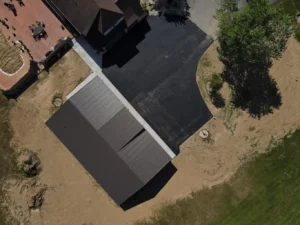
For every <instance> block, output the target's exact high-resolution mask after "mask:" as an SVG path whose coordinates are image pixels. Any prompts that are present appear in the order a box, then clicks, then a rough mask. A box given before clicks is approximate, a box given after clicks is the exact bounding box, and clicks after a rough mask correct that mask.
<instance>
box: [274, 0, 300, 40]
mask: <svg viewBox="0 0 300 225" xmlns="http://www.w3.org/2000/svg"><path fill="white" fill-rule="evenodd" d="M275 6H282V7H283V8H284V11H285V12H286V13H287V14H289V15H290V16H291V17H292V21H293V24H294V28H295V34H296V38H297V36H298V38H297V40H298V41H300V24H298V23H297V20H296V14H297V13H300V0H278V1H277V2H276V3H275Z"/></svg>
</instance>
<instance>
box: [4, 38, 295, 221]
mask: <svg viewBox="0 0 300 225" xmlns="http://www.w3.org/2000/svg"><path fill="white" fill-rule="evenodd" d="M216 47H217V43H216V42H215V43H214V44H213V45H212V46H211V47H210V48H209V50H208V51H207V53H206V54H207V58H208V60H209V61H210V63H208V64H207V65H206V66H204V65H203V63H201V62H200V63H199V68H198V73H197V81H198V83H199V84H200V90H201V93H202V95H203V96H204V99H205V100H206V102H207V105H208V107H209V108H210V110H211V112H212V113H213V115H214V119H212V120H211V121H209V122H208V123H207V124H205V125H204V127H202V128H201V129H206V130H208V131H209V133H210V141H209V142H207V141H203V140H201V138H200V137H199V131H198V132H196V133H195V134H194V135H193V136H191V137H190V138H189V139H188V140H187V141H186V142H185V143H184V144H183V145H182V146H181V152H180V154H179V155H178V156H177V157H176V158H175V159H174V160H173V164H174V165H175V167H176V168H177V170H178V171H177V172H176V173H175V175H174V176H173V177H172V178H171V180H170V181H169V182H168V183H167V184H166V186H165V187H164V188H163V189H162V190H161V191H160V192H159V193H158V195H157V196H156V197H155V198H153V199H151V200H149V201H147V202H145V203H143V204H140V205H138V206H136V207H134V208H132V209H130V210H128V211H125V212H124V211H123V210H122V209H121V208H119V207H118V206H116V205H115V204H114V202H113V201H112V200H111V199H110V198H109V197H108V196H107V195H106V193H105V192H104V191H103V190H102V189H101V187H100V186H99V185H97V184H96V183H95V181H94V180H93V179H92V178H91V177H90V176H89V175H88V173H87V172H86V171H85V170H84V168H83V167H82V166H81V165H80V164H79V162H77V160H76V159H75V158H74V157H73V156H72V155H71V153H70V152H69V151H68V150H67V149H66V148H65V147H64V146H63V145H62V143H60V141H59V140H58V139H57V138H56V137H55V136H54V134H53V133H52V132H51V131H50V130H49V129H48V128H47V127H46V126H45V124H44V122H45V121H46V120H47V119H48V118H49V116H50V115H51V113H52V112H53V111H51V110H52V109H51V107H52V105H51V101H52V98H53V95H54V94H55V93H56V92H57V93H63V96H65V95H66V94H67V93H68V92H69V91H70V90H71V89H72V88H73V87H74V86H76V85H75V84H76V82H78V80H79V79H80V77H81V76H86V75H87V74H88V71H89V69H88V68H87V66H86V65H84V63H83V62H82V61H81V60H80V59H79V58H78V57H77V56H76V54H75V53H74V52H72V51H71V52H69V53H68V54H67V55H66V56H65V57H64V58H63V59H62V60H61V61H60V62H59V63H58V64H57V65H56V66H55V67H54V68H53V69H52V70H51V71H50V74H48V75H47V74H44V75H42V77H41V80H40V81H39V82H38V83H36V84H35V85H34V86H32V87H31V88H30V89H28V90H27V91H26V93H24V94H23V95H22V96H21V97H20V98H19V99H18V102H17V104H16V106H15V107H14V108H13V109H12V112H11V115H10V120H11V124H12V128H13V131H14V140H13V144H14V145H17V146H18V147H19V148H28V149H30V150H33V151H35V152H37V153H38V156H39V158H40V160H41V163H42V166H43V169H42V172H41V174H40V175H39V177H38V182H37V183H29V184H28V183H27V184H24V183H22V184H19V185H10V189H9V190H10V192H9V193H10V196H11V202H12V204H11V205H12V212H13V214H14V215H15V216H16V217H17V218H19V219H20V220H21V221H23V222H24V223H25V222H26V221H30V223H31V224H32V225H53V224H56V225H66V224H72V225H83V224H88V225H90V224H94V225H124V224H133V223H134V221H136V220H138V219H142V218H145V217H147V216H150V215H151V213H152V212H153V210H156V209H157V208H159V207H160V206H161V204H163V203H165V202H166V201H173V200H176V199H178V198H181V197H184V196H187V195H188V194H189V193H191V192H192V191H194V190H198V189H201V188H203V187H210V186H212V185H215V184H218V183H222V182H224V181H226V180H228V179H229V178H230V177H231V176H232V174H233V173H234V172H235V171H236V169H237V168H238V167H239V165H240V164H241V163H242V162H243V161H244V160H246V159H247V158H249V157H250V156H252V155H253V154H254V153H255V152H260V151H262V150H263V149H265V148H266V147H267V146H268V144H269V143H270V141H272V143H275V141H276V140H278V139H279V138H281V137H282V136H284V135H285V134H286V133H288V132H290V131H292V130H294V129H295V128H296V127H298V126H299V124H300V101H298V99H297V97H298V96H300V87H299V86H300V83H299V82H300V81H299V82H297V81H296V80H297V79H298V80H300V75H299V71H300V61H299V57H300V45H299V43H297V42H296V41H295V40H294V39H290V40H289V42H288V49H287V50H286V51H285V53H284V54H283V57H282V59H280V60H277V61H276V62H274V66H273V67H272V69H271V72H270V73H271V75H272V76H273V77H274V79H275V80H276V81H277V83H278V87H279V89H280V92H281V95H282V103H283V104H282V106H281V107H280V109H279V110H275V111H274V113H273V114H269V115H267V116H264V117H262V118H261V119H260V120H258V119H254V118H252V117H249V115H248V114H247V113H245V112H242V111H240V110H237V109H233V108H232V107H231V106H230V103H229V101H227V102H226V107H225V108H223V109H217V108H215V107H214V106H213V105H212V104H211V103H210V100H209V97H208V95H207V93H206V91H205V90H206V88H205V82H206V81H207V79H208V77H209V76H210V75H211V74H212V73H213V72H220V71H221V70H222V64H221V63H220V62H219V61H218V59H217V53H216ZM221 92H222V94H223V96H224V97H225V98H226V99H227V100H228V99H229V98H230V90H229V88H228V87H227V86H226V85H224V87H223V89H222V90H221ZM11 182H13V181H11ZM30 182H32V181H30ZM24 185H25V187H24ZM26 185H27V186H26ZM45 187H47V188H46V191H45V193H44V202H43V205H42V207H41V209H40V210H34V211H29V210H28V207H27V206H26V198H25V197H24V196H26V193H29V192H32V190H31V189H34V190H38V189H40V188H45ZM30 190H31V191H30ZM25 224H26V223H25Z"/></svg>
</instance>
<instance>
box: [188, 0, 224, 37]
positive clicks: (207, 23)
mask: <svg viewBox="0 0 300 225" xmlns="http://www.w3.org/2000/svg"><path fill="white" fill-rule="evenodd" d="M219 2H220V0H187V3H188V5H189V7H190V10H189V12H190V17H189V18H190V20H191V21H193V22H194V23H195V24H196V25H197V26H198V27H200V28H201V29H202V30H203V31H204V32H205V33H207V34H208V35H211V36H212V37H213V38H216V31H217V25H218V24H217V20H216V19H214V15H215V14H216V10H217V8H218V5H219Z"/></svg>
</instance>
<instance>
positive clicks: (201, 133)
mask: <svg viewBox="0 0 300 225" xmlns="http://www.w3.org/2000/svg"><path fill="white" fill-rule="evenodd" d="M199 136H200V137H201V138H203V139H206V138H208V136H209V133H208V131H207V130H201V131H200V133H199Z"/></svg>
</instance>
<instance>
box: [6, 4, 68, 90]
mask: <svg viewBox="0 0 300 225" xmlns="http://www.w3.org/2000/svg"><path fill="white" fill-rule="evenodd" d="M4 2H10V0H4V1H1V2H0V19H2V20H5V17H6V18H7V19H8V21H6V23H7V24H8V25H9V27H10V28H9V29H7V28H6V27H5V26H3V25H2V23H0V29H1V30H2V32H3V34H4V35H5V36H6V37H8V36H10V40H9V43H10V44H12V41H16V40H21V41H22V42H23V43H24V44H25V46H26V47H27V48H28V49H29V51H30V53H31V55H32V57H33V60H34V61H36V62H39V61H41V60H43V59H44V56H45V54H46V53H47V52H48V51H49V50H50V48H51V47H53V46H55V45H56V44H57V42H58V40H59V39H61V38H64V37H70V36H71V34H70V33H69V32H68V30H66V29H65V30H63V29H62V28H61V23H60V21H59V20H58V19H57V18H56V17H55V15H53V14H52V12H51V11H50V10H49V9H48V8H47V6H46V5H45V4H44V3H43V2H42V0H23V2H24V4H25V6H23V7H20V6H19V3H18V2H17V1H16V0H12V4H14V5H15V8H16V10H17V16H14V14H13V12H12V11H10V10H9V9H8V8H7V7H6V6H5V5H4ZM36 21H41V22H43V23H44V24H45V31H46V32H47V34H48V37H47V39H43V38H42V39H41V40H38V41H35V40H34V38H33V37H32V33H31V31H30V29H29V28H28V26H30V25H32V24H36ZM12 26H13V27H15V28H16V30H15V31H14V30H13V29H12ZM13 33H15V34H16V37H14V36H13ZM24 55H26V57H24ZM27 56H28V55H27V54H23V57H24V58H27ZM26 63H28V62H27V60H26ZM25 68H27V71H28V69H29V68H28V66H25V67H24V69H25ZM24 69H22V70H21V71H20V72H19V73H18V74H16V75H14V76H12V77H8V76H6V75H4V74H1V72H0V89H1V88H2V90H3V89H6V90H7V88H8V87H12V86H13V85H14V84H15V83H16V82H18V81H19V80H20V79H21V78H22V77H23V76H24V75H25V74H26V73H24ZM22 74H23V75H22Z"/></svg>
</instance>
